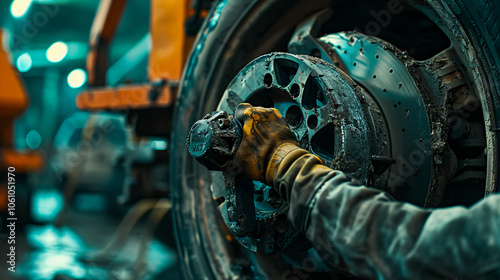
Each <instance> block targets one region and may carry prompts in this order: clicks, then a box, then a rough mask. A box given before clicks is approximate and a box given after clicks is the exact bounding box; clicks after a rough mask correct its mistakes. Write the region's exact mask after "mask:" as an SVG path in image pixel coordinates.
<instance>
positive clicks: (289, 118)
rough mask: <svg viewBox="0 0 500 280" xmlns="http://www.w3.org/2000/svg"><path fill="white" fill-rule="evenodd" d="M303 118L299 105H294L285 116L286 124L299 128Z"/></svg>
mask: <svg viewBox="0 0 500 280" xmlns="http://www.w3.org/2000/svg"><path fill="white" fill-rule="evenodd" d="M303 118H304V117H303V116H302V110H300V107H299V106H297V105H293V106H291V107H290V108H288V110H287V111H286V114H285V119H286V122H287V123H288V124H289V125H290V126H291V127H297V126H299V125H300V124H301V123H302V120H303Z"/></svg>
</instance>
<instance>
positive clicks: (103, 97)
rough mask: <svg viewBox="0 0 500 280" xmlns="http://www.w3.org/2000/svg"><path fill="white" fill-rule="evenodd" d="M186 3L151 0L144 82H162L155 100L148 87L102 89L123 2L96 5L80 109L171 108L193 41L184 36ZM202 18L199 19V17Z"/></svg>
mask: <svg viewBox="0 0 500 280" xmlns="http://www.w3.org/2000/svg"><path fill="white" fill-rule="evenodd" d="M191 2H192V1H190V0H151V27H150V32H151V41H152V47H151V51H150V54H149V62H148V64H149V65H148V78H149V80H150V81H156V80H164V81H166V86H164V87H161V88H160V89H159V91H158V95H157V96H156V97H155V98H151V96H150V93H151V91H152V90H153V89H154V86H153V85H151V84H143V85H124V86H121V87H118V88H109V87H108V88H107V87H103V86H104V85H105V76H106V71H107V68H108V64H107V63H108V62H107V51H108V48H109V44H110V42H111V41H112V37H113V35H114V33H115V31H116V29H117V27H118V24H119V20H120V18H121V15H122V14H123V11H124V7H125V1H122V0H104V1H101V3H100V5H99V9H98V12H97V14H96V17H95V19H94V24H93V26H92V31H91V38H90V49H91V51H90V53H89V55H88V57H87V70H88V73H89V86H90V87H91V89H89V90H86V91H83V92H81V93H80V94H79V95H78V96H77V99H76V105H77V107H78V108H79V109H80V110H87V111H97V110H108V111H121V110H126V109H144V108H153V107H169V106H171V105H172V104H173V103H174V97H175V94H176V87H177V83H178V81H179V80H180V77H181V74H182V70H183V68H184V63H185V61H186V59H187V56H188V54H189V50H190V49H191V46H192V44H193V41H194V38H192V37H188V36H186V32H185V22H186V19H187V18H188V17H189V16H192V15H193V14H194V10H193V9H192V8H190V6H191ZM202 16H203V15H202Z"/></svg>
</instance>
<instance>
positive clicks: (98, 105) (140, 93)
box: [76, 84, 173, 111]
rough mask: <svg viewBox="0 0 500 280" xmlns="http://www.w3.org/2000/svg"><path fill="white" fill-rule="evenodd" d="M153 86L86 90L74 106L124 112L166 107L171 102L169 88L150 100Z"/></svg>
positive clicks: (89, 109) (82, 108)
mask: <svg viewBox="0 0 500 280" xmlns="http://www.w3.org/2000/svg"><path fill="white" fill-rule="evenodd" d="M152 90H154V89H153V86H151V85H149V84H147V85H126V86H123V87H118V88H103V89H94V90H87V91H84V92H82V93H80V94H79V95H78V97H77V98H76V105H77V107H78V108H79V109H80V110H86V111H96V110H126V109H142V108H151V107H168V106H170V105H171V104H172V102H173V98H172V96H173V94H172V92H171V90H170V88H169V87H168V85H167V86H165V87H164V88H163V89H161V91H160V92H158V96H157V97H156V98H155V99H152V98H151V91H152Z"/></svg>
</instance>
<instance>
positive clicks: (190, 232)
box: [170, 0, 500, 279]
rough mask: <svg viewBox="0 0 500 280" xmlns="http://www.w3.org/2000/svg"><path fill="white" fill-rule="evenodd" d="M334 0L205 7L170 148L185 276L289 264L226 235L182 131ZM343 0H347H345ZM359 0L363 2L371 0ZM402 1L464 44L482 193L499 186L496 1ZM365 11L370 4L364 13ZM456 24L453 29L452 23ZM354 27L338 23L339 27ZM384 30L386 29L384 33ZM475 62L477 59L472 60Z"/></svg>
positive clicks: (245, 1) (499, 21)
mask: <svg viewBox="0 0 500 280" xmlns="http://www.w3.org/2000/svg"><path fill="white" fill-rule="evenodd" d="M334 2H335V1H305V0H300V1H285V0H267V1H256V0H238V1H236V0H235V1H232V0H229V1H228V0H225V1H218V2H217V3H215V4H214V7H213V8H212V10H211V12H210V13H209V15H208V17H207V20H206V21H205V23H204V26H203V27H202V29H201V32H200V33H199V35H198V38H197V40H196V43H195V45H194V46H195V47H194V48H193V51H192V53H191V56H190V58H189V60H188V62H187V64H186V68H185V70H184V74H183V77H182V80H181V84H180V86H181V87H180V90H179V94H178V98H177V101H176V105H175V106H176V107H175V112H174V119H173V130H172V139H171V148H170V149H171V150H170V155H171V156H170V159H171V163H170V176H171V177H170V178H171V179H170V180H171V181H170V186H171V199H172V201H173V208H172V213H173V220H174V226H175V233H176V237H177V245H178V252H179V254H180V260H181V263H182V266H183V267H182V269H183V271H184V276H185V278H186V279H244V278H249V279H250V278H252V279H253V278H259V277H263V278H268V279H275V278H276V279H282V277H283V274H282V273H283V271H285V270H286V269H289V266H287V264H284V263H283V261H282V260H281V258H280V257H279V256H259V255H257V254H253V253H250V252H246V251H244V250H241V249H240V248H239V246H238V245H237V244H235V243H236V242H234V241H231V238H230V236H229V235H230V234H229V233H228V232H227V231H224V226H220V225H222V224H223V222H222V219H221V218H220V214H219V213H218V210H217V209H216V206H215V204H214V203H213V201H212V196H211V194H210V190H209V185H210V183H211V182H210V181H211V177H210V174H209V172H208V171H207V170H206V169H204V168H203V167H202V166H201V165H199V164H198V163H197V162H196V161H194V160H193V159H192V158H191V157H190V156H189V154H188V152H187V149H186V137H187V133H188V131H189V129H190V127H191V125H192V124H193V123H194V122H195V121H196V120H198V119H200V118H201V117H203V116H204V115H205V114H206V113H208V112H211V111H214V110H215V108H216V107H217V104H218V103H219V99H220V98H221V96H222V94H223V92H224V89H225V88H226V87H227V85H228V84H229V83H230V82H231V80H232V79H233V77H234V76H235V75H236V74H237V73H238V71H239V70H240V69H242V68H243V67H244V66H245V65H246V64H247V63H248V62H250V61H251V60H253V59H254V58H256V57H258V56H259V55H262V54H265V53H269V52H272V51H284V52H286V51H287V42H288V39H289V37H290V36H291V35H292V33H293V31H294V28H295V27H296V25H297V24H298V23H300V22H302V21H303V20H305V19H306V18H308V17H309V16H311V15H313V14H315V13H317V12H319V11H323V10H325V9H328V8H329V7H330V6H332V5H334ZM340 2H342V3H341V5H349V4H347V3H349V1H346V2H344V1H340ZM353 2H354V1H351V3H353ZM360 2H363V4H364V5H368V2H370V1H368V2H365V1H360ZM372 2H373V1H372ZM372 2H370V5H371V3H372ZM374 2H376V1H374ZM404 2H407V4H408V5H409V6H411V7H413V8H415V9H416V10H418V11H420V12H421V13H422V14H424V15H425V16H426V17H428V18H429V19H430V20H431V21H432V22H434V23H435V24H436V25H438V26H439V27H441V29H442V31H443V32H444V33H446V35H447V37H448V39H449V40H450V41H451V42H452V44H457V45H461V46H462V49H463V52H461V53H460V54H459V55H460V56H461V57H462V59H463V61H467V62H469V65H465V66H466V69H467V72H468V74H469V75H470V76H471V77H473V80H474V87H476V89H477V91H478V92H479V96H480V100H481V103H482V106H483V112H484V113H483V115H484V119H485V125H486V136H485V137H486V139H487V141H488V144H489V147H490V148H489V149H488V151H487V152H488V177H487V179H486V182H487V185H489V186H491V187H487V188H486V193H487V194H488V193H491V192H493V191H496V185H497V181H498V179H499V178H498V172H497V170H496V165H497V161H498V151H497V147H498V145H497V136H496V132H495V131H496V128H497V127H500V112H498V111H499V110H500V96H499V93H498V91H497V88H498V85H499V84H500V74H499V72H498V71H499V69H498V66H500V56H499V54H500V42H499V40H500V38H499V37H500V36H499V34H500V7H499V5H496V6H494V5H493V2H492V1H488V0H482V1H475V0H469V1H463V0H445V1H443V2H441V1H439V2H438V1H431V0H427V1H417V0H409V1H404ZM374 5H375V4H374ZM381 5H382V7H383V5H386V4H381ZM367 7H369V6H367ZM374 7H375V8H373V9H377V7H379V6H374ZM369 11H370V9H369V8H367V9H366V13H367V14H368V15H369ZM370 19H371V18H370V17H368V18H367V19H366V20H370ZM365 22H366V21H365ZM328 24H332V23H331V22H328ZM453 26H458V28H455V29H453ZM352 27H353V26H347V27H346V26H342V24H340V27H338V28H339V29H343V28H352ZM335 28H337V27H335ZM335 28H333V29H332V30H330V29H328V28H327V30H323V29H322V32H327V31H328V32H332V31H340V30H336V29H335ZM450 30H454V32H451V31H450ZM383 35H384V31H382V32H381V36H383ZM386 40H388V41H390V39H386ZM407 41H411V40H407ZM402 44H403V46H399V47H400V48H403V49H404V48H405V46H404V42H403V43H402ZM474 61H476V62H477V63H476V64H475V66H472V67H471V66H470V65H473V64H472V63H474ZM266 263H267V264H271V265H269V266H270V267H271V268H268V267H267V265H266ZM258 271H260V272H258ZM313 278H314V277H313ZM314 279H318V278H314Z"/></svg>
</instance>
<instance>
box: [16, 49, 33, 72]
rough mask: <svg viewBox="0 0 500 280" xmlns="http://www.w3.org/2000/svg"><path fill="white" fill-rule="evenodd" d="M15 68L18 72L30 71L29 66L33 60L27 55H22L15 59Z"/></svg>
mask: <svg viewBox="0 0 500 280" xmlns="http://www.w3.org/2000/svg"><path fill="white" fill-rule="evenodd" d="M16 66H17V70H19V72H21V73H23V72H28V71H29V70H30V69H31V66H33V60H32V59H31V56H30V55H29V54H28V53H23V54H22V55H20V56H19V57H18V58H17V61H16Z"/></svg>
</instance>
